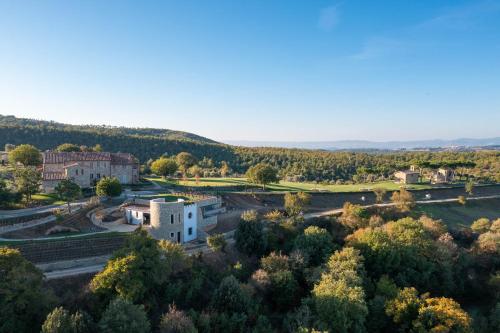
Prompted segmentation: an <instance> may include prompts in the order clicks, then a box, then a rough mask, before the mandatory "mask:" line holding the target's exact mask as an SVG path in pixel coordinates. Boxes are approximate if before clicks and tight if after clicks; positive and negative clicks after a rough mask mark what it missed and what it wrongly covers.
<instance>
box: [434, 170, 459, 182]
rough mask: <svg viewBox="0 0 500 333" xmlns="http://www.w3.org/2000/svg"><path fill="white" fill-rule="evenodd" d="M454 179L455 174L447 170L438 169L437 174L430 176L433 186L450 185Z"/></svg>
mask: <svg viewBox="0 0 500 333" xmlns="http://www.w3.org/2000/svg"><path fill="white" fill-rule="evenodd" d="M454 178H455V173H454V171H453V170H452V169H449V168H439V169H438V171H437V172H435V173H434V174H433V175H432V178H431V180H432V182H433V183H434V184H444V183H450V182H452V181H453V179H454Z"/></svg>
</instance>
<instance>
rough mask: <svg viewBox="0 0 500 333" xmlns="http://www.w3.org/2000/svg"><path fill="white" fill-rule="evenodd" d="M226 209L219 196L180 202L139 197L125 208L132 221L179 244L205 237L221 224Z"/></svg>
mask: <svg viewBox="0 0 500 333" xmlns="http://www.w3.org/2000/svg"><path fill="white" fill-rule="evenodd" d="M224 211H225V208H223V207H222V202H221V200H220V199H219V198H217V197H206V198H202V199H199V200H195V201H185V200H182V199H179V200H178V201H176V202H165V200H164V199H162V198H160V199H154V200H151V201H147V200H140V199H139V200H135V202H134V203H133V204H131V205H129V206H126V207H125V215H126V218H127V221H128V223H131V224H142V225H143V227H144V228H146V230H148V232H149V233H150V235H151V236H152V237H153V238H155V239H167V240H170V241H172V242H177V243H186V242H190V241H192V240H195V239H197V238H205V237H206V232H207V231H209V230H210V229H212V228H213V227H215V226H216V225H217V215H218V214H220V213H223V212H224Z"/></svg>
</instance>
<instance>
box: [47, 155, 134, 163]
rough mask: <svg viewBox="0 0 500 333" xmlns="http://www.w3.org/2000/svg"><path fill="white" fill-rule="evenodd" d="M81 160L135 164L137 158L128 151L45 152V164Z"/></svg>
mask: <svg viewBox="0 0 500 333" xmlns="http://www.w3.org/2000/svg"><path fill="white" fill-rule="evenodd" d="M80 161H110V162H111V164H112V165H113V164H135V163H137V162H136V159H135V157H134V156H133V155H132V154H128V153H107V152H45V153H43V164H66V163H70V162H80Z"/></svg>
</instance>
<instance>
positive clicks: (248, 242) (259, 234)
mask: <svg viewBox="0 0 500 333" xmlns="http://www.w3.org/2000/svg"><path fill="white" fill-rule="evenodd" d="M247 215H248V216H247ZM249 215H253V214H252V213H250V212H247V213H243V214H242V219H241V220H240V222H239V223H238V227H237V228H236V233H235V239H236V248H237V249H238V250H239V251H241V252H243V253H245V254H247V255H259V254H261V253H263V252H264V251H265V249H266V247H267V238H266V234H265V231H264V225H263V224H262V222H260V221H258V220H257V219H256V217H255V218H253V217H252V218H251V219H250V218H249Z"/></svg>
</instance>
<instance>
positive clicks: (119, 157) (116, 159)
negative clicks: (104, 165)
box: [111, 153, 137, 164]
mask: <svg viewBox="0 0 500 333" xmlns="http://www.w3.org/2000/svg"><path fill="white" fill-rule="evenodd" d="M135 163H137V160H136V159H135V157H134V156H133V155H132V154H129V153H111V164H135Z"/></svg>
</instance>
